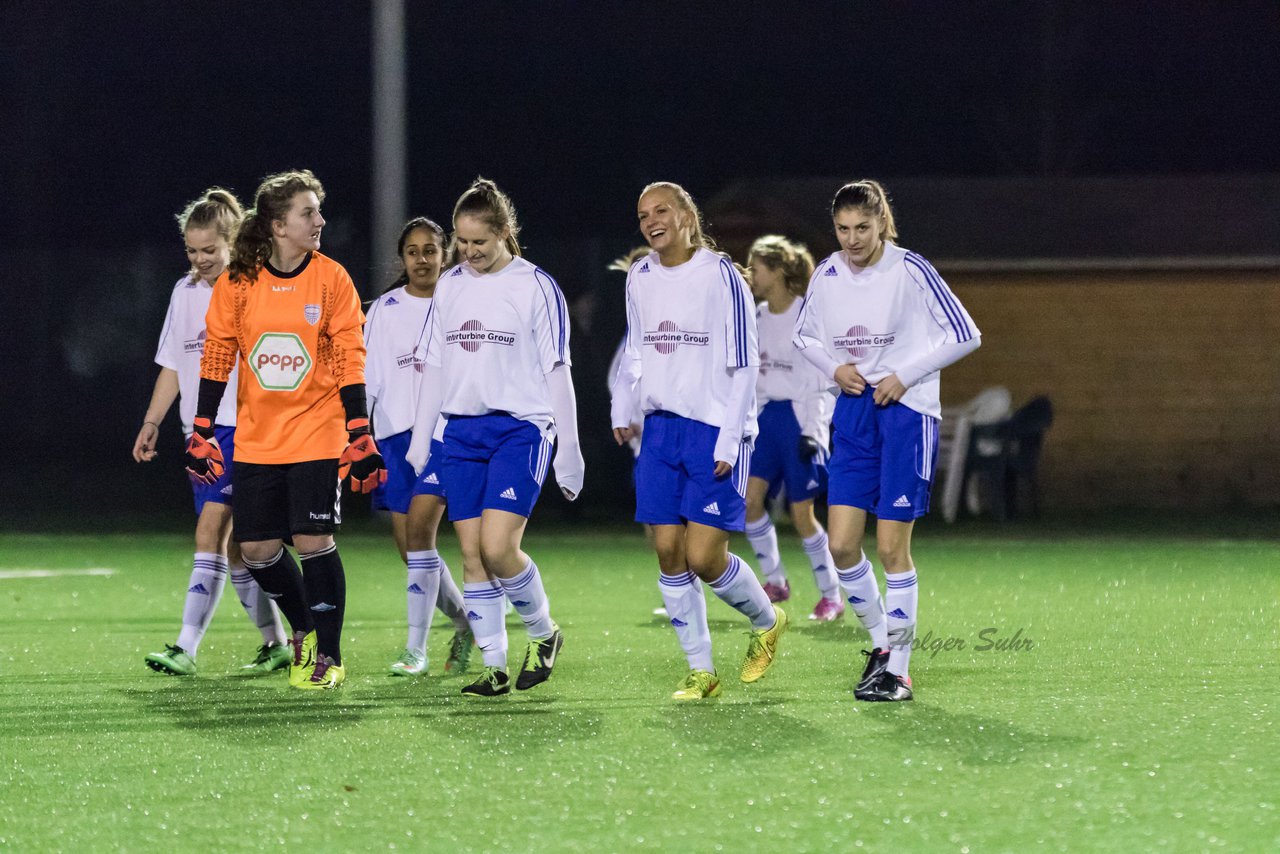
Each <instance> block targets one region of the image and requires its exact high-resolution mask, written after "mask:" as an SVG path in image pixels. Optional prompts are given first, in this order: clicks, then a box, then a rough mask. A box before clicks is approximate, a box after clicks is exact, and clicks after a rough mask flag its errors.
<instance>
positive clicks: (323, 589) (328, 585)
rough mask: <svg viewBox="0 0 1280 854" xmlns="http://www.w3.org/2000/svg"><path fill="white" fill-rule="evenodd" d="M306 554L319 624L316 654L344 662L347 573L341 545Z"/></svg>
mask: <svg viewBox="0 0 1280 854" xmlns="http://www.w3.org/2000/svg"><path fill="white" fill-rule="evenodd" d="M300 557H301V558H302V575H303V578H305V579H306V586H307V606H308V608H309V609H310V611H311V619H312V620H314V621H315V626H316V654H317V656H319V655H327V656H328V657H329V658H332V659H333V663H334V664H342V618H343V615H344V613H345V612H346V610H347V576H346V573H345V572H344V571H343V569H342V558H341V557H339V556H338V547H337V546H336V545H334V546H329V548H327V549H322V550H321V551H318V552H312V553H311V554H305V555H301V556H300Z"/></svg>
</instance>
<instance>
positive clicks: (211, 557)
mask: <svg viewBox="0 0 1280 854" xmlns="http://www.w3.org/2000/svg"><path fill="white" fill-rule="evenodd" d="M226 584H227V559H226V557H225V556H223V555H219V554H213V553H211V552H196V554H195V558H194V559H193V560H192V563H191V578H190V579H189V580H188V581H187V599H186V602H185V603H184V604H183V606H182V631H181V632H179V633H178V646H180V647H182V648H183V649H184V650H185V651H186V653H187V655H189V656H191V657H192V658H195V657H196V652H197V651H198V650H199V649H200V641H202V640H204V633H205V631H206V630H207V629H208V628H209V622H210V621H211V620H212V619H213V612H214V611H215V610H217V608H218V600H219V599H221V598H222V588H223V587H225V586H226Z"/></svg>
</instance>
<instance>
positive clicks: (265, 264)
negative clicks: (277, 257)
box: [262, 252, 311, 279]
mask: <svg viewBox="0 0 1280 854" xmlns="http://www.w3.org/2000/svg"><path fill="white" fill-rule="evenodd" d="M310 263H311V253H310V252H308V253H307V254H306V255H304V256H302V263H301V264H299V265H298V266H297V268H295V269H294V271H293V272H292V273H281V272H280V271H279V270H277V269H276V268H275V267H272V266H271V262H270V261H264V262H263V264H262V266H263V267H265V268H266V270H267V272H268V273H270V274H271V275H273V276H275V277H276V278H277V279H292V278H294V277H295V276H301V275H302V271H303V270H305V269H307V265H308V264H310Z"/></svg>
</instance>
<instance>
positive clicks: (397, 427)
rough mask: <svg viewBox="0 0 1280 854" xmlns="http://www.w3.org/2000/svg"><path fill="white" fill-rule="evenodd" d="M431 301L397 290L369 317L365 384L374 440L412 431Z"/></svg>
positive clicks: (385, 296)
mask: <svg viewBox="0 0 1280 854" xmlns="http://www.w3.org/2000/svg"><path fill="white" fill-rule="evenodd" d="M431 302H432V300H431V297H415V296H414V295H413V294H411V293H409V292H408V291H406V290H405V289H404V288H403V287H399V288H394V289H392V290H390V291H387V292H386V293H385V294H383V295H382V296H380V297H378V298H377V299H376V300H374V302H373V305H371V306H369V311H368V312H367V313H366V314H365V321H364V345H365V349H366V350H367V351H368V355H366V356H365V362H364V382H365V393H366V395H367V396H368V400H369V411H370V413H371V417H372V419H373V436H374V438H375V439H385V438H386V437H387V436H394V435H395V434H397V433H402V432H404V431H405V430H410V429H412V428H413V418H414V415H415V413H416V412H417V407H418V382H419V376H420V375H421V374H422V365H423V359H424V347H423V339H424V338H425V334H426V322H427V314H428V313H429V311H430V309H431Z"/></svg>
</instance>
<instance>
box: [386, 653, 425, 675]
mask: <svg viewBox="0 0 1280 854" xmlns="http://www.w3.org/2000/svg"><path fill="white" fill-rule="evenodd" d="M387 672H388V673H390V674H391V675H392V676H422V675H424V674H425V673H426V672H427V657H426V656H425V655H419V654H418V653H416V652H414V651H413V650H411V649H406V650H405V651H404V652H402V653H400V657H399V658H397V659H396V660H395V661H393V662H392V663H391V666H390V667H389V668H387Z"/></svg>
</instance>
